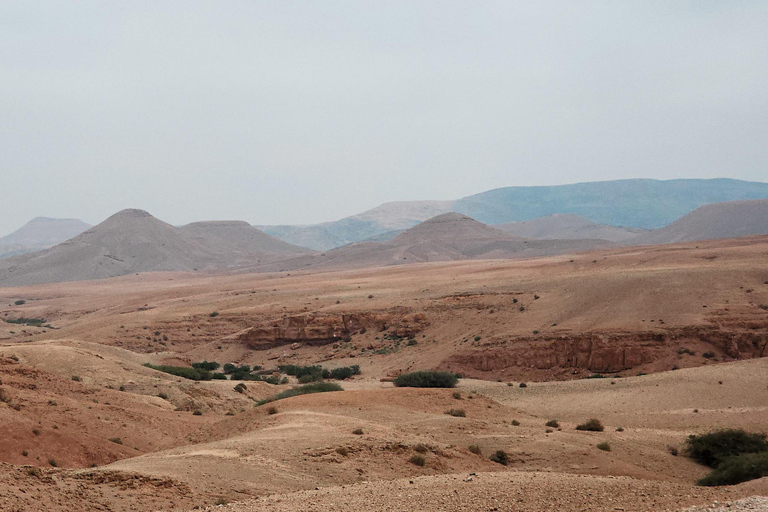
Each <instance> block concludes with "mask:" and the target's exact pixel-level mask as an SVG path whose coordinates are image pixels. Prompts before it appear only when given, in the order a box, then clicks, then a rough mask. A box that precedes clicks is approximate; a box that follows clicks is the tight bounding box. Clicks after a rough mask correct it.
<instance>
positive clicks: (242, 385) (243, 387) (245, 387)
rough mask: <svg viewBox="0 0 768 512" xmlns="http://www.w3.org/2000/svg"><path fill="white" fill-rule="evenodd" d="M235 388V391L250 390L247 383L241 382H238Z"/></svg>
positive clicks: (243, 391)
mask: <svg viewBox="0 0 768 512" xmlns="http://www.w3.org/2000/svg"><path fill="white" fill-rule="evenodd" d="M233 389H234V390H235V391H237V392H238V393H245V391H247V390H248V387H247V386H246V385H245V384H243V383H242V382H241V383H240V384H238V385H237V386H235V387H234V388H233Z"/></svg>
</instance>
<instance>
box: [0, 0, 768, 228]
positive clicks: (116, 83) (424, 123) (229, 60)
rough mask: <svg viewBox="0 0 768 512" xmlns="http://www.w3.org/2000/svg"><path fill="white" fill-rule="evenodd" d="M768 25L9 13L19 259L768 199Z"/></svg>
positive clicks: (645, 13)
mask: <svg viewBox="0 0 768 512" xmlns="http://www.w3.org/2000/svg"><path fill="white" fill-rule="evenodd" d="M766 27H768V2H767V1H765V0H756V1H737V0H730V1H721V0H690V1H674V0H661V1H649V0H638V1H635V2H631V1H622V2H616V1H607V0H600V1H596V2H586V1H583V2H582V1H577V0H564V1H540V0H529V1H525V2H516V1H511V0H505V1H499V2H495V1H466V0H465V1H461V2H454V1H447V0H439V1H413V0H411V1H402V2H400V1H393V0H381V1H361V0H355V1H348V2H344V1H311V2H310V1H307V2H299V1H287V0H274V1H256V0H247V1H232V0H227V1H223V0H218V1H210V2H202V1H193V0H180V1H157V0H152V1H146V2H145V1H103V0H100V1H81V0H78V1H68V2H67V1H59V0H56V1H50V2H38V1H32V0H23V1H5V2H2V3H0V235H2V234H5V233H7V232H10V231H12V230H13V229H16V228H17V227H19V226H20V225H22V224H23V223H24V222H26V221H27V220H29V219H30V218H32V217H35V216H38V215H45V216H52V217H77V218H81V219H83V220H86V221H88V222H91V223H97V222H100V221H101V220H103V219H104V218H106V217H107V216H109V215H110V214H112V213H114V212H115V211H117V210H120V209H123V208H127V207H136V208H143V209H146V210H149V211H150V212H151V213H153V214H154V215H155V216H157V217H159V218H161V219H163V220H166V221H168V222H171V223H174V224H181V223H186V222H189V221H193V220H206V219H242V220H247V221H249V222H251V223H255V224H278V223H313V222H320V221H327V220H334V219H338V218H341V217H343V216H346V215H350V214H354V213H357V212H360V211H362V210H365V209H368V208H371V207H374V206H376V205H378V204H380V203H382V202H386V201H393V200H404V199H453V198H458V197H461V196H465V195H468V194H472V193H476V192H481V191H483V190H487V189H491V188H496V187H502V186H510V185H541V184H560V183H572V182H578V181H594V180H608V179H618V178H633V177H649V178H675V177H703V178H708V177H732V178H740V179H746V180H756V181H768V29H766Z"/></svg>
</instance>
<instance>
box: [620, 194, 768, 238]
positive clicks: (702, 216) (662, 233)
mask: <svg viewBox="0 0 768 512" xmlns="http://www.w3.org/2000/svg"><path fill="white" fill-rule="evenodd" d="M763 234H768V200H755V201H730V202H725V203H717V204H710V205H706V206H702V207H701V208H698V209H697V210H695V211H693V212H691V213H689V214H688V215H686V216H684V217H682V218H680V219H678V220H676V221H675V222H673V223H672V224H670V225H668V226H665V227H663V228H660V229H656V230H654V231H651V232H649V233H645V234H643V235H640V236H638V237H637V238H636V239H634V240H632V242H631V243H632V244H633V245H655V244H671V243H677V242H691V241H694V240H711V239H716V238H735V237H739V236H748V235H763Z"/></svg>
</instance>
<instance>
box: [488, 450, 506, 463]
mask: <svg viewBox="0 0 768 512" xmlns="http://www.w3.org/2000/svg"><path fill="white" fill-rule="evenodd" d="M489 458H490V459H491V460H492V461H493V462H495V463H497V464H501V465H502V466H506V465H507V464H509V455H507V452H505V451H504V450H496V451H495V452H494V454H493V455H491V456H490V457H489Z"/></svg>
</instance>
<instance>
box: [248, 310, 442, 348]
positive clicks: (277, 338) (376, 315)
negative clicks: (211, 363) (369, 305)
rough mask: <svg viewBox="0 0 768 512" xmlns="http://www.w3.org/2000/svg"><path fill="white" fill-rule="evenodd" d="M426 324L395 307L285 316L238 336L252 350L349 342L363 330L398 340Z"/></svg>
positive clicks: (423, 319)
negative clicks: (386, 333) (374, 310)
mask: <svg viewBox="0 0 768 512" xmlns="http://www.w3.org/2000/svg"><path fill="white" fill-rule="evenodd" d="M428 325H429V321H428V320H427V317H426V315H424V314H423V313H417V312H413V311H410V310H409V309H407V308H397V309H393V310H389V311H383V312H363V313H347V314H319V313H310V314H305V315H286V316H283V317H282V318H278V319H275V320H272V321H265V322H263V323H260V324H257V325H254V326H253V327H251V328H249V329H248V330H246V331H245V332H243V333H241V334H240V335H239V336H238V339H239V341H241V342H243V343H245V344H246V345H247V346H248V347H250V348H252V349H255V350H262V349H269V348H274V347H280V346H283V345H290V344H293V343H301V344H304V345H326V344H329V343H335V342H338V341H343V340H349V339H350V337H351V336H353V335H354V334H358V333H361V332H362V331H364V330H366V331H367V330H376V331H379V332H384V331H388V332H389V333H390V334H392V335H395V336H398V337H401V338H402V337H411V336H415V335H416V334H418V333H420V332H421V331H422V330H424V329H425V328H426V327H427V326H428Z"/></svg>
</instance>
